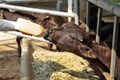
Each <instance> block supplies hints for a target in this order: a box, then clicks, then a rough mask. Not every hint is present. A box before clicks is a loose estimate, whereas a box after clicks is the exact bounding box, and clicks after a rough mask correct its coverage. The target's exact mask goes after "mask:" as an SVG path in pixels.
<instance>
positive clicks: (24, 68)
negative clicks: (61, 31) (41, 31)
mask: <svg viewBox="0 0 120 80" xmlns="http://www.w3.org/2000/svg"><path fill="white" fill-rule="evenodd" d="M21 1H26V2H27V1H28V2H31V1H39V0H5V1H4V0H1V1H0V2H1V3H0V8H9V9H14V10H20V11H26V12H34V13H49V14H52V15H57V16H64V17H68V21H70V20H71V18H74V19H75V24H77V25H79V18H80V17H79V0H68V2H67V3H68V12H62V11H56V10H55V11H53V10H45V9H38V8H29V7H23V6H16V5H10V4H2V2H4V3H10V2H17V3H19V2H21ZM61 4H62V0H58V2H57V8H58V10H60V9H61ZM73 4H74V12H73V11H72V9H73V7H72V6H73ZM7 33H9V34H13V35H17V36H21V37H25V38H30V39H34V40H38V41H43V42H48V43H50V42H49V41H46V40H44V39H43V38H42V37H39V38H38V37H35V36H29V35H24V34H22V33H20V32H15V31H8V32H7ZM26 41H28V40H26V39H24V40H23V42H22V43H23V45H22V57H21V80H33V77H32V72H31V64H30V55H29V54H28V52H29V50H28V49H29V45H28V43H27V42H26Z"/></svg>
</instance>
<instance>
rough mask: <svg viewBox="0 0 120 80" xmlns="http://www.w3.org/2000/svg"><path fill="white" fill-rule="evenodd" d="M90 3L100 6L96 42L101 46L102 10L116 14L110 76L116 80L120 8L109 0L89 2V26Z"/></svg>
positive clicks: (90, 0) (92, 0)
mask: <svg viewBox="0 0 120 80" xmlns="http://www.w3.org/2000/svg"><path fill="white" fill-rule="evenodd" d="M90 3H92V4H94V5H96V6H98V15H97V17H98V19H97V29H96V42H97V43H98V44H99V42H100V37H99V33H100V32H99V28H100V25H101V24H100V23H101V17H102V10H103V9H104V10H106V11H108V12H109V13H113V14H114V26H113V38H112V54H111V65H110V76H111V77H112V78H113V79H114V75H115V62H116V53H117V52H116V49H117V38H118V28H119V26H118V24H119V17H120V6H118V5H115V4H111V3H109V2H108V1H107V0H87V14H86V15H87V17H86V18H87V19H86V23H87V25H88V26H89V24H90V23H89V22H90V19H89V16H90V14H89V13H90V10H89V6H90ZM86 31H89V27H88V28H87V29H86Z"/></svg>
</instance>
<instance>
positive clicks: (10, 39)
mask: <svg viewBox="0 0 120 80" xmlns="http://www.w3.org/2000/svg"><path fill="white" fill-rule="evenodd" d="M15 38H16V36H13V35H9V34H6V33H2V32H0V80H19V79H20V58H19V57H18V55H17V45H16V41H15Z"/></svg>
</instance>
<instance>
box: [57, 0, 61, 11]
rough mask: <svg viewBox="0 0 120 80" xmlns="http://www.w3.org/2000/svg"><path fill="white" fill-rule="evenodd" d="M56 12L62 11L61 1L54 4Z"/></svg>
mask: <svg viewBox="0 0 120 80" xmlns="http://www.w3.org/2000/svg"><path fill="white" fill-rule="evenodd" d="M56 8H57V9H56V10H57V11H61V10H62V0H58V1H57V4H56Z"/></svg>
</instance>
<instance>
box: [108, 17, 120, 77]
mask: <svg viewBox="0 0 120 80" xmlns="http://www.w3.org/2000/svg"><path fill="white" fill-rule="evenodd" d="M118 25H119V18H118V17H117V16H115V19H114V29H113V40H112V54H111V66H110V76H111V77H112V78H114V76H115V64H116V53H117V51H116V50H117V38H118V29H119V26H118Z"/></svg>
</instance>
